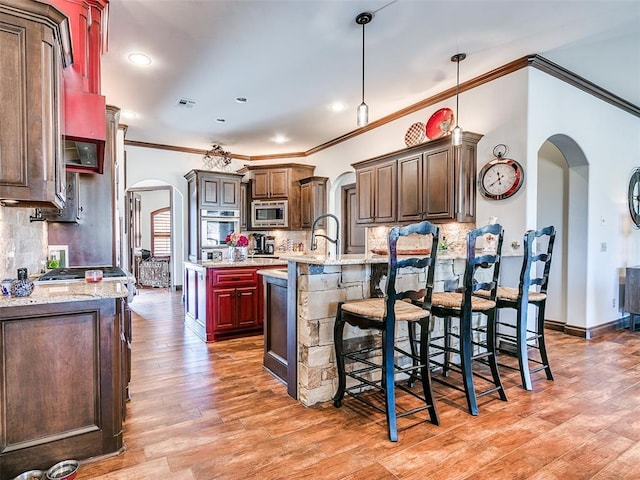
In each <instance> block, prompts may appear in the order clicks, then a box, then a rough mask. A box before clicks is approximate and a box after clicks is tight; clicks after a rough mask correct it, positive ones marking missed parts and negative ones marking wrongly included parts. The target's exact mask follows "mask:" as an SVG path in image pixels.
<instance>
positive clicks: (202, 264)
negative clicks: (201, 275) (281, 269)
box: [184, 257, 287, 271]
mask: <svg viewBox="0 0 640 480" xmlns="http://www.w3.org/2000/svg"><path fill="white" fill-rule="evenodd" d="M184 264H185V266H187V267H189V268H191V269H193V270H202V271H204V270H205V269H207V268H238V267H254V268H255V267H268V266H272V265H281V266H286V265H287V261H286V260H282V259H277V258H273V257H272V258H254V259H253V260H245V261H243V262H229V261H228V260H220V261H213V260H198V261H196V262H184Z"/></svg>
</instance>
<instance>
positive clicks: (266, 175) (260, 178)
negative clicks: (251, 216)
mask: <svg viewBox="0 0 640 480" xmlns="http://www.w3.org/2000/svg"><path fill="white" fill-rule="evenodd" d="M251 194H252V195H253V198H256V199H264V198H286V197H288V196H289V169H288V168H270V169H268V170H260V171H256V172H255V173H254V175H253V189H252V190H251Z"/></svg>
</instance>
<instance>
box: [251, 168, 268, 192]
mask: <svg viewBox="0 0 640 480" xmlns="http://www.w3.org/2000/svg"><path fill="white" fill-rule="evenodd" d="M251 196H252V197H253V198H268V197H269V172H266V171H265V172H255V173H254V174H253V185H252V188H251Z"/></svg>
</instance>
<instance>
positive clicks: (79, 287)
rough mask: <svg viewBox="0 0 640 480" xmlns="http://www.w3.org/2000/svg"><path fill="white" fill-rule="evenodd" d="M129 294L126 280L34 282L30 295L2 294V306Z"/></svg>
mask: <svg viewBox="0 0 640 480" xmlns="http://www.w3.org/2000/svg"><path fill="white" fill-rule="evenodd" d="M128 294H129V292H128V289H127V282H126V281H102V282H98V283H87V282H84V281H83V282H63V281H57V282H43V283H38V282H34V288H33V292H32V293H31V295H29V296H28V297H14V296H0V308H3V307H21V306H28V305H46V304H51V303H64V302H82V301H87V300H100V299H104V298H124V297H127V296H128Z"/></svg>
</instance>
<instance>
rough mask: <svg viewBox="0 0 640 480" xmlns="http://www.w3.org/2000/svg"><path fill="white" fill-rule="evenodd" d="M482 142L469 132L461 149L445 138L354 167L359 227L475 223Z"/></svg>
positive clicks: (466, 133)
mask: <svg viewBox="0 0 640 480" xmlns="http://www.w3.org/2000/svg"><path fill="white" fill-rule="evenodd" d="M480 138H482V136H481V135H478V134H475V133H470V132H465V133H464V134H463V143H462V146H460V147H458V148H456V147H453V146H452V145H451V138H450V137H444V138H440V139H437V140H433V141H430V142H427V143H423V144H420V145H416V146H414V147H411V148H407V149H404V150H399V151H396V152H393V153H390V154H388V155H382V156H380V157H376V158H373V159H370V160H365V161H363V162H359V163H356V164H354V165H353V167H354V168H355V170H356V198H357V212H358V218H357V222H358V223H360V224H387V223H395V222H399V223H404V222H417V221H422V220H429V221H433V222H441V221H452V220H454V221H458V222H474V221H475V203H476V198H475V195H476V181H475V178H476V145H477V143H478V141H479V140H480Z"/></svg>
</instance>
